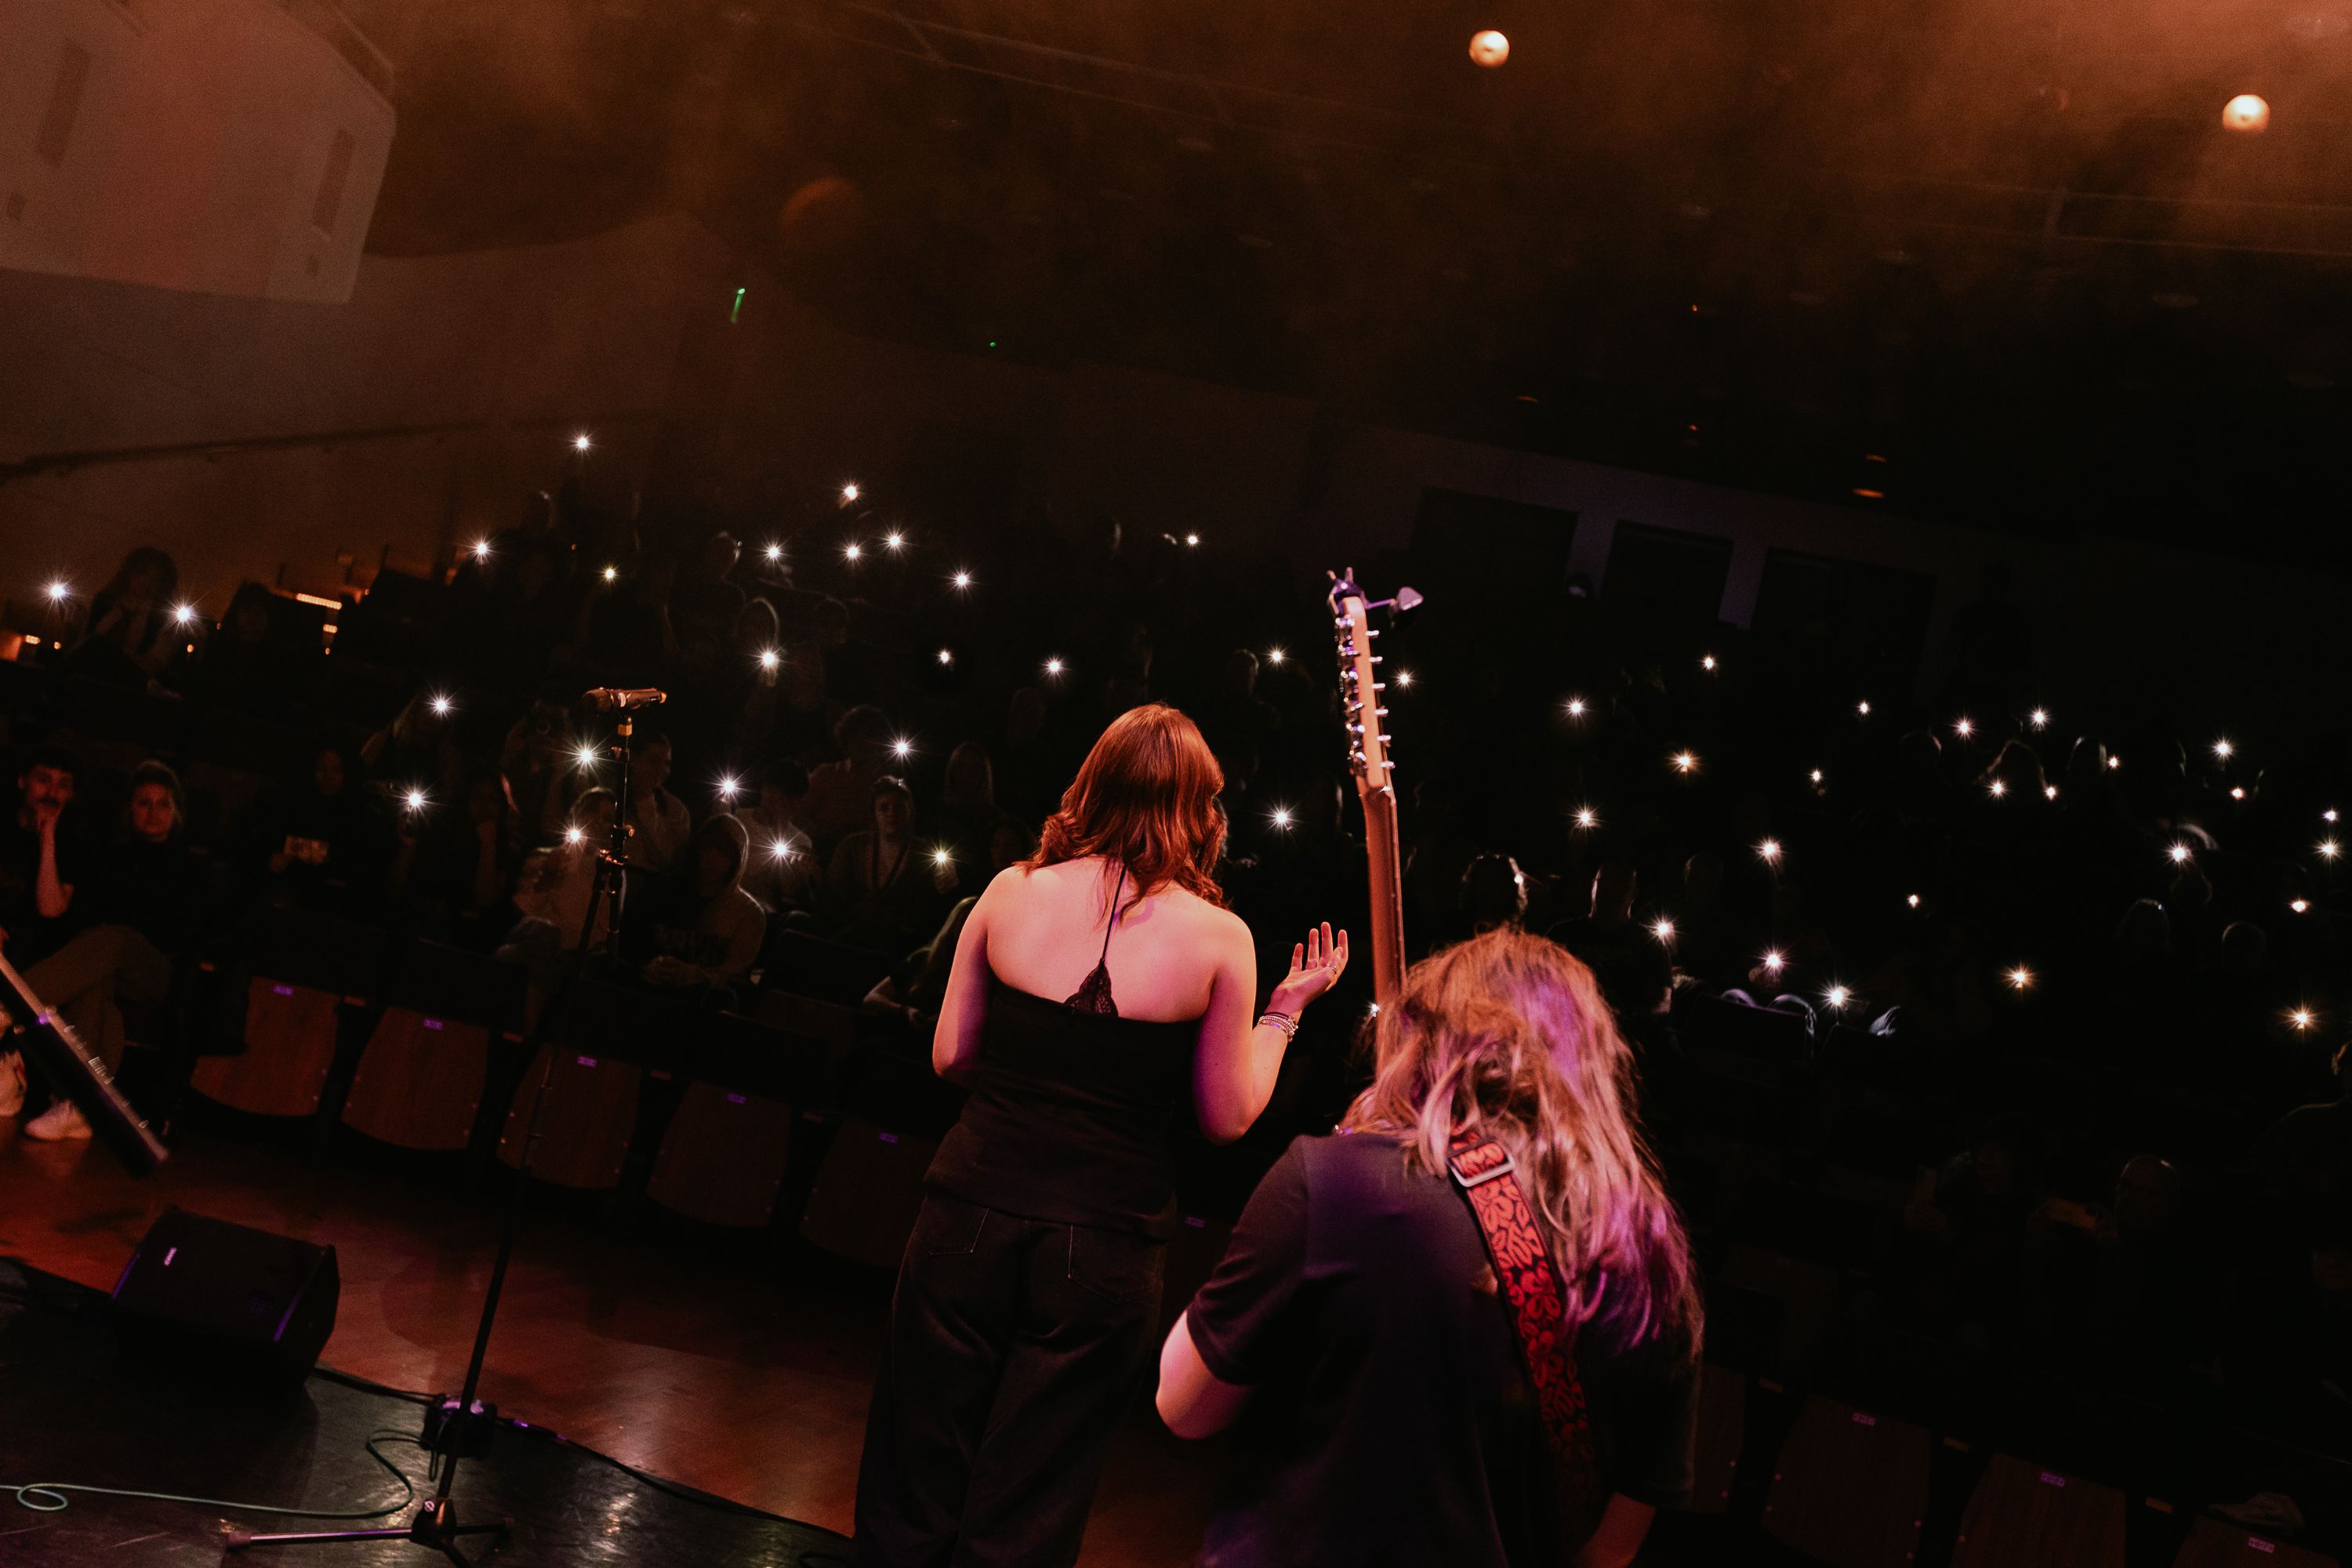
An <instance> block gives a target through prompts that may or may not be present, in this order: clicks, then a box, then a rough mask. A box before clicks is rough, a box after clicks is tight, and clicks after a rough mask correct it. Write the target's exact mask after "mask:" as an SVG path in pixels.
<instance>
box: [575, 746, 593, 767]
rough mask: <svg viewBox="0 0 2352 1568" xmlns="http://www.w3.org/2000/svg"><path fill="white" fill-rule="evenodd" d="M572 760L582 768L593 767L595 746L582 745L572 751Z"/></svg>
mask: <svg viewBox="0 0 2352 1568" xmlns="http://www.w3.org/2000/svg"><path fill="white" fill-rule="evenodd" d="M572 761H573V762H575V763H579V764H580V765H581V766H582V767H583V768H593V767H594V766H595V765H596V748H595V747H593V746H583V747H581V748H580V749H579V750H578V751H576V752H572Z"/></svg>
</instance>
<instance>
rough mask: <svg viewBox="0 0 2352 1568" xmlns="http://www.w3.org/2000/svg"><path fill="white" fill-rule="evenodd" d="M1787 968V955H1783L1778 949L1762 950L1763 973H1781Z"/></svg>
mask: <svg viewBox="0 0 2352 1568" xmlns="http://www.w3.org/2000/svg"><path fill="white" fill-rule="evenodd" d="M1788 966H1789V959H1788V955H1787V954H1785V953H1783V952H1781V951H1780V949H1779V948H1777V947H1768V948H1766V949H1765V950H1764V973H1767V974H1778V973H1780V971H1782V970H1783V969H1786V968H1787V967H1788Z"/></svg>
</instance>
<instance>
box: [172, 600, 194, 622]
mask: <svg viewBox="0 0 2352 1568" xmlns="http://www.w3.org/2000/svg"><path fill="white" fill-rule="evenodd" d="M172 618H173V620H175V621H177V622H179V623H180V624H181V625H182V626H186V625H187V624H188V623H189V622H191V621H193V620H194V619H195V618H196V607H195V606H194V605H173V606H172Z"/></svg>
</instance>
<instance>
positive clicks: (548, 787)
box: [499, 698, 592, 848]
mask: <svg viewBox="0 0 2352 1568" xmlns="http://www.w3.org/2000/svg"><path fill="white" fill-rule="evenodd" d="M579 744H580V743H579V742H578V741H576V740H575V739H573V737H572V716H571V714H570V713H568V712H567V711H565V710H564V708H563V705H562V703H560V702H553V701H550V700H547V699H545V698H541V699H540V700H538V701H535V702H533V703H532V704H531V705H530V707H529V708H528V709H526V710H524V712H523V715H522V717H521V718H520V719H518V720H516V721H515V722H514V727H513V728H512V729H510V730H509V731H507V733H506V740H505V741H504V742H503V743H502V744H501V745H500V747H499V771H500V772H501V773H504V774H505V775H506V781H507V795H508V796H509V798H510V799H511V800H512V801H513V802H514V806H515V818H516V822H517V824H518V826H519V831H520V833H521V835H522V840H523V843H524V844H525V845H527V846H529V847H533V848H536V847H539V846H541V845H543V844H551V843H553V842H554V841H555V840H557V839H559V838H561V837H562V836H563V829H564V826H565V824H566V823H567V822H568V821H569V820H570V818H571V805H572V803H571V800H570V798H569V796H570V792H571V790H572V789H573V788H576V787H578V784H579V783H585V782H586V780H587V778H588V777H589V776H590V774H591V773H592V770H586V769H582V768H581V767H580V765H579ZM575 780H576V781H577V782H575Z"/></svg>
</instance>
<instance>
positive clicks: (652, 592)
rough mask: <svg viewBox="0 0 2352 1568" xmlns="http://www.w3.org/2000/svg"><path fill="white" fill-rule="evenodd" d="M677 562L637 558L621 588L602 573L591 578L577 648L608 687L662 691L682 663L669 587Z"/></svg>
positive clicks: (652, 555)
mask: <svg viewBox="0 0 2352 1568" xmlns="http://www.w3.org/2000/svg"><path fill="white" fill-rule="evenodd" d="M676 577H677V562H676V560H674V559H673V558H672V557H670V556H669V555H667V554H665V553H663V552H657V551H648V552H646V553H644V554H642V555H641V556H639V557H638V559H637V561H636V563H635V568H634V570H632V571H630V572H628V573H627V574H625V575H624V576H623V577H622V578H621V579H620V581H618V582H617V583H607V582H605V581H604V576H603V574H602V572H601V571H591V572H590V573H589V574H588V575H587V578H586V586H587V590H588V591H587V593H586V595H584V596H583V598H582V600H581V603H580V616H579V620H578V622H577V623H576V625H575V627H574V646H575V647H579V648H582V649H584V650H585V658H586V660H587V664H588V668H591V669H593V670H594V671H595V672H596V674H597V677H598V679H599V680H600V681H601V682H602V683H603V684H604V685H607V686H660V685H663V684H665V683H667V681H668V680H669V679H670V677H671V672H672V670H673V669H674V668H676V666H677V652H678V649H677V631H676V629H675V628H674V627H673V626H671V624H670V614H669V595H670V584H671V583H672V581H673V580H674V579H675V578H676Z"/></svg>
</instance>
